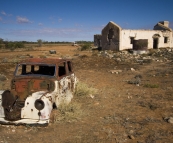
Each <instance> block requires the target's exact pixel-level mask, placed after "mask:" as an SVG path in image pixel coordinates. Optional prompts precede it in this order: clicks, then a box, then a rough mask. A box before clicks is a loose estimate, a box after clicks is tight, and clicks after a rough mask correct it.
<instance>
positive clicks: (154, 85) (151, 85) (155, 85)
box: [144, 84, 159, 88]
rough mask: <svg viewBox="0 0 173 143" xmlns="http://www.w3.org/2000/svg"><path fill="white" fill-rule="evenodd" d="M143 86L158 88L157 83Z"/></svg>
mask: <svg viewBox="0 0 173 143" xmlns="http://www.w3.org/2000/svg"><path fill="white" fill-rule="evenodd" d="M144 87H147V88H158V87H159V85H158V84H145V85H144Z"/></svg>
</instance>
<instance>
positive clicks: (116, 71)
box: [110, 70, 122, 74]
mask: <svg viewBox="0 0 173 143" xmlns="http://www.w3.org/2000/svg"><path fill="white" fill-rule="evenodd" d="M110 72H111V73H112V74H114V73H116V74H118V73H121V72H122V70H110Z"/></svg>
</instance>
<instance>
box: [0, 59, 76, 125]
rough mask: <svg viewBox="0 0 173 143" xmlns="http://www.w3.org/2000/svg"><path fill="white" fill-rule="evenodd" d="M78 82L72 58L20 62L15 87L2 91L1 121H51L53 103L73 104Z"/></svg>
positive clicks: (25, 122) (45, 122)
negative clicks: (71, 102) (72, 100)
mask: <svg viewBox="0 0 173 143" xmlns="http://www.w3.org/2000/svg"><path fill="white" fill-rule="evenodd" d="M76 83H77V79H76V76H75V74H74V72H73V69H72V63H71V61H70V60H65V59H46V58H45V59H41V58H31V59H27V60H25V61H22V62H20V63H18V64H17V66H16V70H15V72H14V78H13V79H12V80H11V90H5V91H2V90H0V123H3V124H42V125H44V124H48V123H49V119H50V114H51V111H52V109H53V106H54V105H56V107H58V106H59V104H61V103H62V102H66V103H69V102H70V101H71V99H72V98H73V93H74V90H75V86H76Z"/></svg>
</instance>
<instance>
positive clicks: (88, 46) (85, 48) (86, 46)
mask: <svg viewBox="0 0 173 143" xmlns="http://www.w3.org/2000/svg"><path fill="white" fill-rule="evenodd" d="M90 49H91V45H90V44H84V45H82V47H81V51H85V50H90Z"/></svg>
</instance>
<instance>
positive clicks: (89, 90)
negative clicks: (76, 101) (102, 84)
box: [75, 82, 97, 97]
mask: <svg viewBox="0 0 173 143" xmlns="http://www.w3.org/2000/svg"><path fill="white" fill-rule="evenodd" d="M96 92H97V89H95V88H93V87H89V86H88V85H87V84H85V83H82V82H79V83H78V84H77V86H76V90H75V96H78V97H84V96H89V95H91V94H95V93H96Z"/></svg>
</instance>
